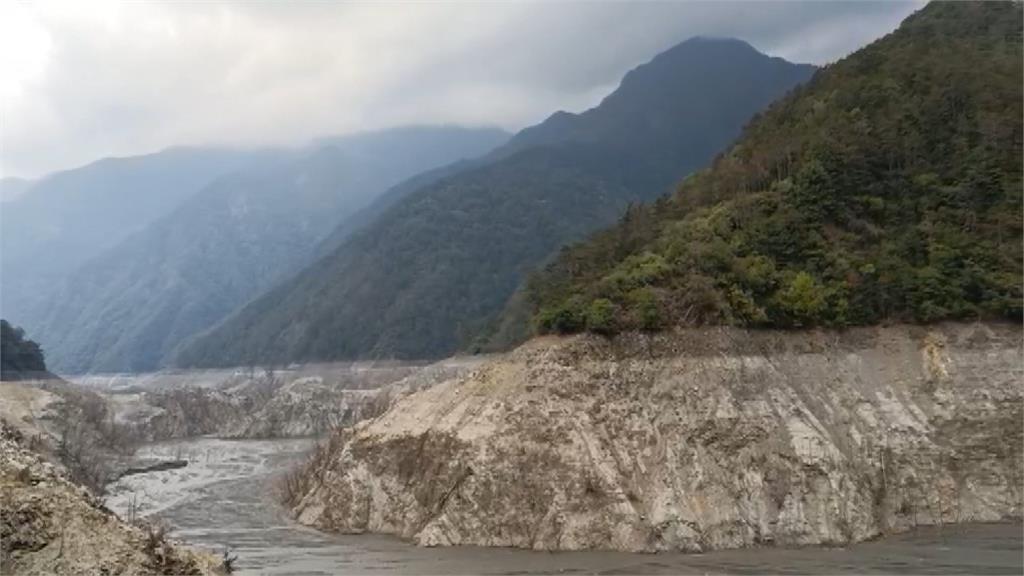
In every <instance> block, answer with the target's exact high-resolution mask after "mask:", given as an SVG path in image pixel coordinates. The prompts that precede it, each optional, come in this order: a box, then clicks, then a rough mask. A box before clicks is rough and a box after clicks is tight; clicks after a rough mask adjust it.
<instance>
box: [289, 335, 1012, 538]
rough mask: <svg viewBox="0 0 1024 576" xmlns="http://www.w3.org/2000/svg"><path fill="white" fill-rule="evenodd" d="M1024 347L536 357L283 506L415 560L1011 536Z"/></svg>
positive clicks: (322, 477) (350, 460) (753, 347)
mask: <svg viewBox="0 0 1024 576" xmlns="http://www.w3.org/2000/svg"><path fill="white" fill-rule="evenodd" d="M1022 365H1024V359H1022V332H1021V329H1020V327H1018V326H1011V325H1006V324H970V325H965V324H947V325H940V326H932V327H911V326H894V327H881V328H858V329H852V330H847V331H844V332H825V331H814V332H788V333H787V332H758V331H743V330H737V329H702V330H685V331H679V332H674V333H671V334H663V335H657V336H642V335H624V336H620V337H618V338H615V339H613V340H608V339H603V338H599V337H594V336H576V337H572V338H545V339H538V340H534V341H532V342H530V343H528V344H526V345H524V346H523V347H521V348H519V349H518V350H516V351H514V352H512V353H510V354H508V355H506V356H504V357H500V358H498V359H495V360H493V361H491V362H489V363H487V364H486V365H484V366H483V367H481V368H479V369H477V370H475V371H474V372H473V373H471V374H469V375H468V376H464V377H461V378H457V379H453V380H450V381H447V382H444V383H442V384H439V385H437V386H434V387H432V388H429V389H426V390H423V391H420V392H418V393H416V394H413V395H411V396H408V397H406V398H404V399H402V400H401V401H399V402H398V403H397V404H396V405H394V406H393V407H392V408H391V409H390V410H389V411H388V412H386V413H385V414H383V415H382V416H380V417H378V418H376V419H373V420H370V421H367V422H363V423H361V424H359V425H357V426H356V427H354V428H352V429H347V430H344V431H342V432H339V433H338V434H336V435H335V436H334V437H333V438H332V439H331V441H330V442H329V443H327V444H325V445H324V446H323V447H322V448H321V449H320V450H319V451H318V452H317V453H316V454H315V455H314V456H313V458H312V459H311V460H310V462H309V463H308V464H307V466H306V467H305V469H304V471H303V474H302V475H301V481H296V482H295V483H294V484H293V486H292V488H293V491H294V493H293V495H292V497H291V504H292V506H293V509H294V512H295V515H296V517H297V518H298V519H299V520H300V521H301V522H303V523H305V524H308V525H311V526H315V527H317V528H320V529H324V530H330V531H339V532H364V531H370V532H382V533H391V534H397V535H400V536H403V537H406V538H410V539H413V540H414V541H416V542H418V543H420V544H424V545H453V544H475V545H485V546H517V547H524V548H533V549H545V550H555V549H585V548H610V549H619V550H632V551H654V550H689V551H698V550H708V549H714V548H727V547H740V546H748V545H755V544H771V543H774V544H798V545H799V544H826V543H846V542H851V541H858V540H863V539H867V538H871V537H873V536H876V535H879V534H883V533H887V532H891V531H899V530H903V529H906V528H909V527H911V526H913V525H917V524H935V523H940V522H941V523H949V522H958V521H989V520H998V519H1003V518H1007V517H1020V516H1021V510H1022V493H1021V483H1022V480H1024V475H1022V462H1021V453H1022V444H1024V430H1022V420H1021V418H1022V389H1024V384H1022V378H1024V366H1022Z"/></svg>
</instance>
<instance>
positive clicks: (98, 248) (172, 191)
mask: <svg viewBox="0 0 1024 576" xmlns="http://www.w3.org/2000/svg"><path fill="white" fill-rule="evenodd" d="M281 154H283V152H281V151H274V150H258V151H232V150H217V149H207V148H171V149H168V150H164V151H162V152H157V153H154V154H148V155H144V156H133V157H128V158H107V159H105V160H100V161H97V162H93V163H92V164H88V165H86V166H83V167H81V168H76V169H73V170H66V171H63V172H58V173H55V174H52V175H50V176H47V177H45V178H42V179H40V180H38V181H34V182H31V183H30V185H29V186H28V187H27V189H25V190H23V191H22V193H21V194H20V195H19V196H17V197H16V198H15V199H14V200H11V201H9V202H4V204H3V207H2V209H0V245H2V246H3V258H2V259H0V282H2V288H3V289H2V290H0V310H3V313H4V315H5V316H6V317H8V318H10V319H11V320H13V321H15V322H16V323H18V324H24V323H25V322H24V321H25V320H26V318H25V316H24V315H23V313H24V311H25V309H26V308H27V307H28V306H29V305H30V303H32V302H34V301H36V298H37V296H39V295H40V294H41V293H43V292H46V291H47V290H48V289H49V288H50V287H51V285H52V284H53V283H54V282H57V281H58V280H60V279H61V278H63V277H64V276H65V275H66V274H68V273H70V272H72V271H73V270H75V269H76V268H78V267H79V266H81V265H82V263H84V262H85V261H87V260H89V259H90V258H93V257H95V256H97V255H99V254H100V253H102V252H103V251H104V250H106V249H109V248H111V247H113V246H115V245H116V244H117V243H118V242H120V241H122V240H124V239H125V238H127V237H128V236H130V235H131V234H133V233H135V232H137V231H139V230H142V229H143V228H145V227H146V226H148V225H149V224H150V223H152V222H153V221H155V220H157V219H159V218H161V217H163V216H165V215H167V214H168V213H170V212H171V211H172V210H174V209H175V208H176V207H177V206H178V205H179V204H180V203H181V202H182V201H183V200H184V199H186V198H188V197H189V196H192V195H193V194H195V193H196V192H198V191H199V190H200V189H201V188H202V187H203V186H206V185H207V184H209V183H210V182H211V181H212V180H213V179H215V178H217V177H218V176H220V175H222V174H227V173H229V172H233V171H235V170H238V169H241V168H243V167H245V166H250V165H252V164H265V163H267V162H269V161H270V159H272V158H276V157H277V156H279V155H281ZM7 185H8V182H7V181H6V180H5V183H4V186H5V187H6V186H7ZM30 331H32V332H33V333H34V330H32V329H31V328H30Z"/></svg>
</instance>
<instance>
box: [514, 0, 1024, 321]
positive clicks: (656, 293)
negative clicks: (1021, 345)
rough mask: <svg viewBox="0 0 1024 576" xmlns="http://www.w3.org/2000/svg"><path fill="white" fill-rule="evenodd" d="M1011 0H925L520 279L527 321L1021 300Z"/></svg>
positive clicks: (711, 317) (872, 317)
mask: <svg viewBox="0 0 1024 576" xmlns="http://www.w3.org/2000/svg"><path fill="white" fill-rule="evenodd" d="M1021 71H1022V59H1021V5H1020V4H1017V3H990V2H983V3H945V2H942V3H939V2H936V3H932V4H929V5H928V6H927V7H925V8H924V9H922V10H921V11H919V12H918V13H916V14H914V15H913V16H911V17H909V18H908V19H907V20H906V21H904V23H903V24H902V25H901V26H900V28H899V29H898V30H897V31H895V32H894V33H892V34H890V35H889V36H887V37H885V38H882V39H880V40H878V41H876V42H874V43H873V44H871V45H870V46H868V47H866V48H864V49H862V50H860V51H858V52H856V53H854V54H853V55H851V56H849V57H847V58H845V59H843V60H841V61H839V62H838V63H836V64H833V65H831V66H829V67H827V68H825V69H823V70H821V71H820V72H818V73H817V74H816V75H815V77H814V78H813V79H812V80H811V81H810V82H809V83H808V84H807V85H805V86H803V87H801V88H799V89H797V90H796V91H795V92H794V93H793V94H791V95H790V96H788V97H786V98H784V99H783V100H781V101H780V102H778V103H776V104H775V105H773V106H772V107H771V108H770V109H769V110H768V111H766V112H765V113H764V114H763V115H761V116H760V117H759V118H756V119H755V120H754V121H752V122H751V123H750V124H749V126H748V127H747V128H746V129H745V132H744V135H743V137H742V138H741V139H740V140H739V141H738V143H737V144H736V145H735V146H733V147H732V149H731V150H729V151H728V152H727V153H725V154H723V155H722V156H720V157H719V158H718V159H717V160H716V161H715V162H714V164H713V166H712V167H711V168H710V169H708V170H705V171H703V172H701V173H699V174H696V175H694V176H692V177H690V178H688V179H686V180H685V181H684V182H683V183H682V184H681V185H680V186H679V188H678V190H677V192H676V193H675V194H674V195H673V196H672V197H670V198H664V199H661V200H658V201H657V202H655V203H653V204H649V205H643V206H637V207H633V208H631V209H630V210H628V211H627V212H626V214H625V215H624V216H623V217H622V219H621V221H620V222H619V224H618V225H617V226H615V227H613V228H611V229H609V230H606V231H604V232H601V233H599V234H597V235H595V236H594V237H592V238H591V239H589V240H587V241H585V242H583V243H580V244H577V245H574V246H572V247H570V248H567V249H564V250H563V252H562V254H561V255H560V257H559V258H558V259H557V260H556V261H555V262H553V263H552V264H551V265H549V266H548V267H546V269H544V270H543V271H542V272H541V273H539V274H537V275H535V276H534V277H533V278H532V279H531V281H530V282H529V288H528V291H527V297H528V300H529V302H530V304H531V306H532V307H533V310H534V312H535V315H534V321H535V325H536V327H537V328H538V330H539V331H541V332H573V331H580V330H589V331H594V332H599V333H610V332H615V331H618V330H624V329H646V330H652V329H659V328H664V327H669V326H675V325H693V324H734V325H745V326H763V327H807V326H846V325H855V324H872V323H879V322H886V321H908V322H932V321H938V320H943V319H975V318H1008V319H1015V320H1018V321H1019V320H1020V318H1021V297H1022V295H1021V285H1022V270H1021V258H1022V254H1021V237H1022V225H1021V210H1022V206H1021V190H1022V189H1021V186H1022V182H1021V157H1022V156H1021V154H1022V150H1021V142H1022V127H1021V117H1022V84H1024V80H1022V73H1021Z"/></svg>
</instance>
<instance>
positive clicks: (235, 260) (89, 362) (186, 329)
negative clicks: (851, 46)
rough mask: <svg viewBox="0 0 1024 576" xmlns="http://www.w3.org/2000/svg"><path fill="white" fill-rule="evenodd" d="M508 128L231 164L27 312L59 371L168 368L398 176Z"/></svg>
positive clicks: (325, 147)
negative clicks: (173, 357)
mask: <svg viewBox="0 0 1024 576" xmlns="http://www.w3.org/2000/svg"><path fill="white" fill-rule="evenodd" d="M507 137H508V136H507V134H506V133H504V132H502V131H500V130H495V129H464V128H455V127H437V128H434V127H414V128H399V129H393V130H385V131H381V132H374V133H366V134H359V135H355V136H349V137H344V138H335V139H329V140H322V141H319V142H318V143H317V144H316V145H315V146H313V147H311V148H310V149H309V150H307V151H306V152H305V153H303V154H298V156H297V157H296V158H294V159H292V160H290V161H282V162H276V163H269V165H268V166H265V167H264V166H260V167H251V168H250V169H248V170H244V171H239V172H237V173H234V174H230V175H227V176H223V177H221V178H219V179H217V180H216V181H214V182H213V183H211V184H210V185H209V186H207V187H206V188H204V189H203V190H201V191H200V192H198V193H197V194H195V195H193V196H192V197H190V198H188V199H187V200H185V201H184V202H183V203H182V204H181V205H180V206H179V207H178V208H177V209H176V210H174V211H173V212H172V213H170V214H168V215H167V216H165V217H163V218H161V219H159V220H157V221H156V222H154V223H152V224H151V225H150V226H148V227H147V228H145V229H144V230H141V231H139V232H137V233H135V234H133V235H131V236H129V237H127V238H125V239H124V240H123V241H122V242H120V243H119V244H118V245H116V246H115V247H113V248H111V249H110V250H108V251H106V252H104V253H103V254H101V255H100V256H98V257H96V258H93V259H92V260H90V261H88V262H87V263H86V264H85V265H83V266H81V267H80V268H79V269H78V270H76V271H75V272H74V273H72V274H71V275H69V276H68V277H67V279H66V280H64V281H62V282H60V283H59V284H57V285H56V286H55V287H54V288H53V289H51V290H49V291H47V292H46V293H45V295H44V296H45V297H43V298H40V304H39V305H37V306H34V307H32V308H30V309H28V310H26V313H25V318H24V324H25V325H26V326H27V327H29V328H30V329H31V331H32V333H33V335H34V336H35V337H36V338H38V339H39V341H40V342H42V343H43V345H44V346H45V347H46V349H47V352H48V355H49V360H50V364H51V367H52V368H53V369H54V370H57V371H60V372H69V373H77V372H90V371H91V372H95V371H103V372H111V371H113V372H118V371H144V370H151V369H154V368H157V367H159V366H160V365H161V364H162V362H163V360H164V359H165V358H166V357H167V356H168V354H169V353H170V352H171V351H172V350H173V349H174V347H175V346H176V345H178V344H179V343H180V342H181V341H182V340H183V339H185V338H187V337H189V336H191V335H193V334H195V333H196V332H197V331H201V330H203V329H205V328H207V327H209V326H210V325H212V324H214V323H215V322H217V321H218V320H220V319H221V318H223V317H224V316H225V315H227V314H229V313H230V312H232V311H233V310H235V309H236V308H238V307H239V306H241V305H242V304H244V303H245V302H246V301H248V300H249V299H251V298H253V297H254V296H257V295H259V294H260V293H261V292H263V291H265V290H266V289H268V288H269V287H271V286H272V285H273V284H274V283H276V282H279V281H281V280H282V279H285V278H287V277H288V276H289V275H291V274H292V273H294V272H295V271H297V270H298V269H300V268H301V267H302V266H303V265H305V264H307V263H308V262H309V258H310V257H311V255H312V254H313V253H314V249H315V247H316V246H317V243H318V242H320V241H321V240H323V238H324V237H325V236H326V235H327V234H328V233H329V232H330V231H331V230H332V229H333V228H334V227H335V226H336V225H337V224H338V222H339V221H342V220H345V219H346V218H348V217H349V216H351V215H352V214H354V213H355V212H356V211H358V210H359V209H361V208H363V207H365V206H366V205H367V204H368V203H369V202H371V201H372V200H373V199H374V198H375V197H377V196H378V195H380V194H381V193H382V192H384V191H386V190H388V188H390V187H391V186H393V185H395V184H397V183H399V182H401V181H402V180H403V179H405V178H408V177H410V176H412V175H414V174H416V173H419V172H421V171H423V170H427V169H430V168H434V167H436V166H438V165H442V164H446V163H450V162H453V161H455V160H458V159H460V158H463V157H467V156H475V155H480V154H484V153H487V152H488V151H490V150H491V149H492V148H493V147H494V146H497V145H500V144H502V143H504V142H505V140H506V139H507Z"/></svg>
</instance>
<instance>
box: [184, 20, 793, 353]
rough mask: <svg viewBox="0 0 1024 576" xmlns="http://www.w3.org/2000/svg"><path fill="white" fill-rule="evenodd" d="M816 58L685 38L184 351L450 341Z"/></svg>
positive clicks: (417, 199) (432, 347)
mask: <svg viewBox="0 0 1024 576" xmlns="http://www.w3.org/2000/svg"><path fill="white" fill-rule="evenodd" d="M812 72H813V67H811V66H806V65H794V64H791V63H789V62H786V61H783V60H781V59H778V58H770V57H768V56H765V55H764V54H761V53H759V52H757V51H756V50H754V49H753V48H752V47H751V46H750V45H748V44H746V43H744V42H741V41H738V40H725V39H692V40H689V41H686V42H683V43H682V44H680V45H678V46H676V47H674V48H672V49H670V50H668V51H667V52H665V53H663V54H660V55H659V56H657V57H656V58H654V59H653V60H652V61H651V62H649V63H647V64H645V65H642V66H640V67H638V68H636V69H635V70H633V71H632V72H630V73H629V74H627V75H626V77H625V78H624V79H623V81H622V84H621V85H620V86H619V88H618V89H617V90H616V91H615V92H613V93H612V94H611V95H609V96H608V97H607V98H605V100H604V101H603V102H602V103H601V104H600V105H599V106H597V107H596V108H595V109H593V110H589V111H587V112H584V113H582V114H568V113H564V112H560V113H557V114H555V115H553V116H552V117H551V118H549V119H548V120H547V121H545V122H544V123H542V124H540V125H539V126H535V127H532V128H529V129H527V130H524V131H522V132H520V133H519V134H518V135H517V136H516V137H515V138H514V139H513V140H512V141H511V142H510V143H509V144H508V145H506V146H505V147H503V148H501V149H499V150H498V151H496V152H495V153H494V154H492V155H491V156H490V157H489V158H488V159H487V161H486V162H482V163H479V164H474V165H472V166H469V167H466V168H465V169H463V170H460V171H455V172H454V173H453V174H445V175H442V176H441V177H440V178H439V179H437V180H436V181H433V182H429V183H427V185H425V186H423V187H421V188H419V189H417V190H415V191H412V192H409V193H408V194H407V195H405V196H404V197H403V198H402V199H401V200H399V201H397V202H395V203H394V205H393V206H391V207H390V208H388V209H386V210H384V211H383V213H382V214H381V215H380V217H379V218H377V219H376V220H375V221H374V222H373V224H372V225H371V226H369V227H367V228H366V229H364V230H362V231H361V232H359V233H358V234H356V235H354V236H352V237H350V238H348V239H347V240H346V241H344V242H343V243H342V244H341V245H340V246H339V247H338V248H337V249H336V250H334V251H333V252H332V253H330V254H329V255H327V256H326V257H324V258H323V259H322V260H320V261H318V262H316V263H315V264H314V265H312V266H310V267H309V268H307V269H306V270H304V271H303V272H302V273H301V274H299V275H298V276H297V277H296V278H295V279H294V280H292V281H289V282H287V283H285V284H283V285H281V286H279V287H277V288H276V289H274V290H273V291H271V292H270V293H268V294H267V295H266V296H264V297H261V298H259V299H257V300H256V301H254V302H253V303H251V304H250V305H248V306H246V307H245V308H244V309H242V310H241V311H240V312H239V313H238V314H235V315H232V317H231V318H229V319H227V320H226V321H225V322H224V323H223V324H222V325H220V326H218V327H217V328H215V329H214V330H212V331H211V332H210V333H209V334H207V335H206V336H204V337H202V338H199V339H197V341H195V342H194V343H191V344H190V345H189V346H187V347H186V348H184V349H183V351H182V354H181V355H180V356H179V359H178V361H179V362H180V363H181V364H184V365H217V364H220V365H230V364H239V363H249V362H257V363H262V362H281V361H300V360H323V359H335V358H355V357H404V358H421V357H431V356H441V355H445V354H449V353H451V352H453V351H455V350H456V349H458V348H459V347H461V346H464V345H466V344H467V343H468V342H470V341H471V340H472V339H473V338H474V337H475V336H476V335H477V334H478V333H480V332H481V330H484V329H485V328H486V327H487V326H488V325H489V323H490V322H491V321H492V320H493V319H494V318H495V315H496V313H497V312H499V311H500V310H501V309H502V307H503V306H504V304H505V302H506V300H507V299H508V298H509V296H510V295H511V294H512V293H513V292H514V291H515V289H516V287H517V286H518V285H519V284H520V282H521V281H522V279H523V278H524V276H525V274H526V273H527V272H528V271H529V270H530V269H531V268H532V267H534V266H536V265H537V264H539V263H540V262H542V261H543V260H544V259H545V258H547V257H548V256H549V255H550V254H551V253H552V252H553V251H554V250H556V249H557V248H558V247H559V246H560V245H562V244H564V243H565V242H567V241H572V240H576V239H579V238H581V237H583V236H584V235H585V234H586V233H588V232H590V231H592V230H595V229H597V228H599V227H601V226H604V225H608V224H610V223H612V222H614V220H615V218H616V217H617V215H618V214H620V213H621V211H622V210H623V209H624V208H625V207H626V206H627V205H628V204H629V203H631V202H638V201H641V200H649V199H653V198H655V197H657V196H659V195H661V194H664V193H666V192H667V191H668V190H669V187H670V186H671V184H673V183H674V182H676V181H677V180H678V179H679V178H681V177H683V176H685V175H686V174H688V173H690V172H692V171H693V170H695V169H697V168H700V167H701V166H703V165H704V164H706V163H707V162H709V161H710V160H711V159H712V158H713V157H714V155H715V154H716V153H718V152H719V151H721V150H722V149H723V148H724V147H725V146H726V145H727V144H729V143H730V142H731V141H732V140H733V139H734V138H735V137H736V136H738V135H739V133H740V130H741V129H742V127H743V125H744V124H745V123H746V122H747V121H748V120H749V119H750V117H751V116H752V115H753V114H755V113H756V112H757V111H759V110H761V109H762V108H763V107H764V106H766V105H767V104H768V103H769V102H771V101H772V100H774V99H775V98H778V97H779V96H781V95H783V94H785V93H786V92H787V91H788V90H789V89H791V88H792V87H793V86H795V85H796V84H798V83H799V82H801V81H803V80H806V79H807V78H808V77H809V76H810V75H811V73H812Z"/></svg>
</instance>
